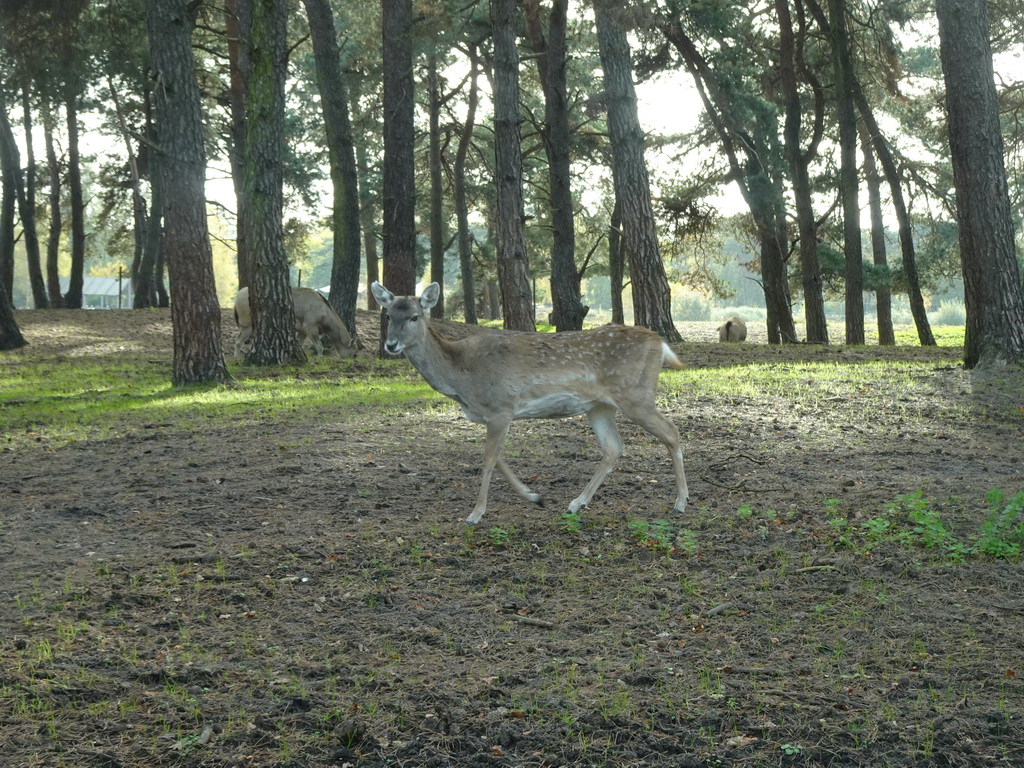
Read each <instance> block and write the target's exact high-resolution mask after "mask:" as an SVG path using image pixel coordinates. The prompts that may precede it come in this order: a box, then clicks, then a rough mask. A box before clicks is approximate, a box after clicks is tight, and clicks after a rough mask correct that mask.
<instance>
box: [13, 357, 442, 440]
mask: <svg viewBox="0 0 1024 768" xmlns="http://www.w3.org/2000/svg"><path fill="white" fill-rule="evenodd" d="M400 365H401V366H402V367H399V366H400ZM238 373H239V372H236V375H238ZM241 373H242V374H243V375H241V376H239V379H238V383H237V384H235V385H233V386H195V387H178V388H176V387H172V386H171V385H170V382H169V375H168V371H167V369H166V366H165V365H164V364H162V363H159V362H153V361H146V360H143V359H139V358H129V359H126V360H125V361H124V362H123V363H120V364H111V358H103V359H99V360H96V359H93V358H85V357H83V358H73V359H65V360H60V361H51V360H45V361H39V362H36V361H32V362H29V361H27V360H26V361H23V362H22V364H20V365H14V366H10V367H9V368H8V371H5V375H4V377H3V378H2V379H0V432H3V433H5V434H6V436H7V441H8V443H9V444H11V443H13V444H15V445H17V444H24V443H29V442H39V441H46V442H47V443H48V444H50V445H51V447H59V446H61V445H67V444H70V443H73V442H78V441H81V440H84V439H86V438H87V437H88V438H91V439H96V438H99V439H104V438H108V437H113V436H117V435H121V434H124V433H126V432H127V431H130V430H131V429H133V428H138V427H140V426H153V425H158V426H165V425H166V426H169V425H173V426H175V427H179V428H184V429H194V428H196V427H198V426H199V425H203V426H205V425H206V424H208V423H209V422H210V420H218V419H221V420H222V419H224V418H225V415H226V414H230V419H231V421H232V422H233V423H234V424H235V426H244V425H247V424H254V423H266V422H270V423H273V422H276V421H278V420H280V419H285V418H295V417H296V416H297V415H300V414H305V415H308V414H310V413H316V412H320V413H323V412H331V411H344V410H351V409H356V408H360V407H366V406H371V405H373V406H381V404H384V403H386V404H387V406H388V407H389V408H394V409H403V408H406V407H408V406H409V405H411V404H412V403H418V402H419V401H421V400H423V399H427V400H428V401H433V400H436V401H437V406H438V407H444V408H449V407H452V406H450V405H449V404H448V403H447V401H446V400H444V398H443V397H442V396H441V395H438V394H436V393H435V392H433V390H431V389H430V387H429V386H428V385H427V384H426V382H424V381H423V380H422V379H421V378H420V377H419V376H413V375H411V374H409V370H408V365H407V364H404V365H403V364H401V363H398V362H395V361H380V362H378V363H375V369H374V371H373V373H372V374H370V375H364V376H356V377H347V376H344V375H343V372H342V373H341V375H339V372H338V371H337V370H327V371H323V370H317V369H313V368H309V367H303V368H298V367H295V368H275V369H262V368H245V369H244V370H243V371H242V372H241Z"/></svg>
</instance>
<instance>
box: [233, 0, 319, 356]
mask: <svg viewBox="0 0 1024 768" xmlns="http://www.w3.org/2000/svg"><path fill="white" fill-rule="evenodd" d="M251 7H252V47H251V51H252V54H251V55H252V71H251V73H250V78H249V90H248V93H247V94H246V102H245V123H246V136H245V193H244V195H245V203H246V206H247V207H248V210H249V213H250V214H251V217H252V218H251V221H250V225H251V227H252V228H251V231H250V237H251V240H250V245H251V248H252V283H251V284H250V285H249V308H250V311H251V312H252V330H253V335H252V346H251V347H250V348H249V351H248V353H247V354H246V356H245V360H246V362H247V363H250V364H252V365H281V364H283V363H297V362H305V360H306V353H305V352H303V350H302V345H301V344H300V343H299V340H298V336H297V335H296V332H295V307H294V306H293V304H292V292H291V290H290V288H289V285H288V283H289V275H288V260H287V258H286V257H285V252H284V220H283V215H284V188H283V184H284V172H283V162H284V142H285V139H284V114H285V109H284V86H285V78H286V76H287V74H288V40H287V34H288V0H252V6H251Z"/></svg>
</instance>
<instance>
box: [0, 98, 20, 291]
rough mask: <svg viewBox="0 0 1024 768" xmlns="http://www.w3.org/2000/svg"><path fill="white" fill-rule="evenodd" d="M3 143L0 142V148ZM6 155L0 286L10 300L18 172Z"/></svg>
mask: <svg viewBox="0 0 1024 768" xmlns="http://www.w3.org/2000/svg"><path fill="white" fill-rule="evenodd" d="M0 109H2V105H0ZM5 119H6V118H5ZM5 143H6V142H0V149H2V147H3V144H5ZM7 155H8V153H7V152H6V151H0V287H2V288H3V290H4V291H5V292H6V293H7V300H8V301H10V300H11V294H12V291H13V290H14V242H15V239H14V222H15V211H16V204H15V201H16V200H17V197H18V193H17V183H18V182H17V178H18V174H17V168H16V167H15V162H14V161H13V160H12V159H11V158H10V157H8V156H7Z"/></svg>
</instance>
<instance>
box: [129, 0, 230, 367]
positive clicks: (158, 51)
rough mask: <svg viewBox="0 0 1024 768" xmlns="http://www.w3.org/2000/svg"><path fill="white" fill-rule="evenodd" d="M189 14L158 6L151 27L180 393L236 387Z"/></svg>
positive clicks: (152, 8)
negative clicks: (186, 388)
mask: <svg viewBox="0 0 1024 768" xmlns="http://www.w3.org/2000/svg"><path fill="white" fill-rule="evenodd" d="M189 8H190V6H189V5H188V4H187V3H186V1H185V0H151V2H150V3H149V19H148V26H149V40H150V52H151V57H152V67H153V72H154V77H155V79H156V83H157V88H156V92H155V97H154V101H155V103H154V107H155V111H156V124H157V146H158V148H159V155H160V168H161V171H162V183H163V186H164V190H165V193H166V197H165V200H166V204H165V208H164V218H165V222H166V228H165V238H166V247H167V251H168V253H169V254H170V261H169V264H168V267H169V273H170V280H171V289H172V291H173V294H174V301H173V302H172V305H171V322H172V335H173V342H174V364H173V371H172V381H173V383H174V384H175V385H183V384H190V383H196V382H206V381H214V382H228V381H231V375H230V374H229V373H228V371H227V367H226V366H225V364H224V350H223V348H222V346H221V334H220V305H219V303H218V301H217V291H216V288H215V286H214V279H213V255H212V251H211V249H210V233H209V230H208V229H207V224H206V193H205V183H206V158H205V153H204V149H203V116H202V110H201V108H200V102H199V87H198V85H197V83H196V73H195V61H194V59H193V53H192V45H191V31H192V25H193V19H192V17H191V15H190V13H189Z"/></svg>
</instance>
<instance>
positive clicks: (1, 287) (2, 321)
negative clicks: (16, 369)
mask: <svg viewBox="0 0 1024 768" xmlns="http://www.w3.org/2000/svg"><path fill="white" fill-rule="evenodd" d="M26 344H28V342H27V341H25V337H24V336H22V335H21V329H20V328H19V327H18V322H17V321H16V320H15V319H14V305H13V304H12V303H11V297H10V295H9V293H8V290H7V286H6V285H5V284H4V283H3V282H2V281H0V351H2V350H9V349H20V348H21V347H24V346H25V345H26Z"/></svg>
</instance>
